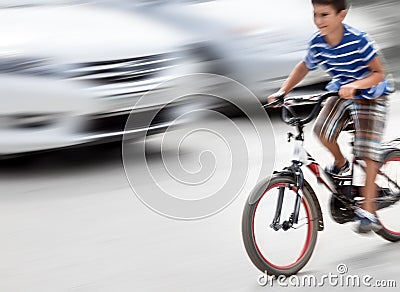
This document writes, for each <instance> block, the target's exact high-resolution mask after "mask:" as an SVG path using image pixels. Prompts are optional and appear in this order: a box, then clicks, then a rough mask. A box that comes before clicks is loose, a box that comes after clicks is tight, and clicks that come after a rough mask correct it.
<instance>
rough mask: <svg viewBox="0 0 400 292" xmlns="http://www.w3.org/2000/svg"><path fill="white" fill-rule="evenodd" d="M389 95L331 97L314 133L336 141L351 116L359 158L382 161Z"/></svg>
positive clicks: (356, 151)
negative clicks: (372, 97)
mask: <svg viewBox="0 0 400 292" xmlns="http://www.w3.org/2000/svg"><path fill="white" fill-rule="evenodd" d="M386 111H387V96H381V97H379V98H376V99H373V100H372V99H370V100H367V99H342V98H340V97H337V96H333V97H331V98H329V99H328V100H327V102H326V104H325V105H324V107H323V109H322V110H321V112H320V113H319V115H318V117H317V120H316V122H315V125H314V133H315V134H316V135H317V136H318V137H319V138H321V139H324V140H328V141H336V140H337V138H338V136H339V133H340V132H341V131H342V130H343V128H344V127H346V125H347V124H348V123H349V122H350V121H351V120H352V121H353V122H354V128H355V139H354V151H355V155H356V157H357V158H360V159H365V158H369V159H371V160H374V161H377V162H381V160H382V157H381V156H382V153H381V141H382V136H383V130H384V128H385V121H386Z"/></svg>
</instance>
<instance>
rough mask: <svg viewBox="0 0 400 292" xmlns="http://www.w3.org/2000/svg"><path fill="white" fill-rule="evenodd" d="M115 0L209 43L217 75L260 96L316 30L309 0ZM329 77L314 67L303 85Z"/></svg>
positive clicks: (294, 60) (284, 72) (287, 70)
mask: <svg viewBox="0 0 400 292" xmlns="http://www.w3.org/2000/svg"><path fill="white" fill-rule="evenodd" d="M117 2H118V3H119V4H120V6H121V7H125V8H128V7H130V8H131V11H140V12H141V13H142V14H146V15H147V16H149V17H153V18H154V19H162V20H163V21H164V22H165V23H166V24H168V25H169V26H174V27H176V28H177V29H180V30H181V31H184V32H187V33H190V34H191V35H193V36H194V37H196V38H197V41H198V42H203V43H207V44H208V47H209V50H210V51H211V50H212V52H213V54H214V59H215V60H216V64H217V65H216V66H214V68H216V70H215V73H219V74H222V75H225V76H228V77H231V78H233V79H234V80H237V81H238V82H240V83H242V84H244V85H245V86H247V87H248V88H249V89H250V90H251V91H252V92H253V93H255V94H256V95H257V96H258V97H259V98H262V97H265V96H266V95H267V93H269V92H272V91H273V90H276V89H278V88H279V87H280V86H281V84H282V82H283V81H284V80H285V79H286V78H287V76H288V75H289V73H290V72H291V70H292V69H293V68H294V66H295V65H296V64H297V63H298V62H299V61H300V60H302V59H303V58H304V56H305V52H306V49H307V45H308V41H309V40H310V39H311V37H312V35H313V33H314V32H315V30H316V29H315V25H314V23H313V19H312V5H311V1H310V0H279V1H266V0H173V1H161V0H160V1H150V2H149V1H145V0H143V1H140V0H136V1H125V0H117ZM146 3H147V5H145V4H146ZM123 4H125V5H123ZM328 79H329V78H328V76H327V75H326V74H325V73H324V72H322V71H314V72H310V74H309V75H308V76H307V78H306V79H305V80H304V81H303V82H302V83H301V85H308V84H313V83H317V82H321V81H326V80H328Z"/></svg>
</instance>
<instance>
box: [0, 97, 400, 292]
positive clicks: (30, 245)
mask: <svg viewBox="0 0 400 292" xmlns="http://www.w3.org/2000/svg"><path fill="white" fill-rule="evenodd" d="M399 98H400V95H399V94H395V95H393V97H392V109H391V113H390V121H389V123H388V128H387V137H388V138H389V137H396V135H398V134H397V133H398V131H397V128H396V127H397V125H398V123H399V122H400V120H399V114H400V103H399V102H398V100H399ZM218 123H222V124H223V122H220V121H212V120H211V121H210V120H209V121H207V122H206V123H205V124H204V125H203V126H207V127H209V128H213V129H219V131H221V128H220V127H219V126H218ZM236 123H237V124H238V125H239V128H241V129H242V130H243V132H242V134H243V136H246V135H248V137H246V139H247V141H248V142H251V141H253V140H252V139H253V138H254V137H252V134H251V133H252V130H251V127H250V126H249V125H248V123H246V122H245V121H244V120H236ZM273 124H274V131H275V142H276V143H277V145H280V146H279V147H276V148H275V149H276V157H277V160H276V167H278V168H279V167H281V166H283V165H285V164H287V162H288V159H289V158H290V155H291V154H290V153H291V147H290V145H288V144H286V143H285V135H286V134H285V132H286V131H287V130H288V127H287V126H286V125H283V124H282V123H281V122H280V121H279V120H276V121H275V120H274V122H273ZM246 129H248V131H246ZM221 133H222V135H223V136H224V138H225V139H226V140H227V141H229V139H230V136H232V135H233V136H236V133H235V132H232V131H227V132H220V134H221ZM209 134H210V132H204V133H198V135H197V136H195V137H193V138H192V140H189V141H188V142H187V143H188V144H186V145H183V148H182V149H183V152H182V153H181V154H182V156H183V157H184V158H183V160H182V161H183V162H182V163H183V166H185V167H186V168H185V169H186V170H187V171H188V172H190V171H194V172H195V171H196V165H198V163H199V153H201V152H202V151H203V150H204V149H203V146H204V145H213V144H212V143H210V139H209V138H210V137H209V136H208V135H209ZM170 135H172V138H173V137H174V135H175V136H179V135H180V134H179V131H177V132H172V133H171V134H170ZM307 137H308V141H309V142H307V148H308V149H309V150H310V151H311V152H312V153H313V154H314V155H315V157H317V158H318V159H320V160H321V161H322V164H324V163H328V162H329V158H328V157H327V156H326V155H324V154H325V152H324V151H323V149H321V147H320V146H319V144H318V143H317V142H315V140H313V137H312V135H311V134H310V133H309V132H308V133H307ZM269 139H270V141H271V143H270V147H271V148H268V149H266V150H265V151H264V153H263V152H262V151H257V149H255V150H254V151H253V150H251V151H250V152H252V153H251V155H250V156H249V157H250V158H249V159H248V160H245V159H243V160H240V159H239V162H240V163H241V165H243V167H245V166H246V165H245V163H250V169H251V168H257V167H258V166H259V163H260V162H265V164H266V167H267V168H266V169H272V167H273V163H274V161H273V156H271V155H270V154H268V153H271V151H270V150H271V149H272V148H273V143H272V142H273V139H272V136H271V137H269ZM173 140H174V139H172V140H171V141H173ZM160 141H161V136H156V137H153V138H152V139H150V141H149V142H148V143H147V144H148V149H147V157H148V165H150V166H151V167H150V168H151V169H152V170H153V171H155V173H157V171H161V170H162V169H164V167H165V162H164V161H163V160H162V157H161V156H160V150H159V145H160ZM253 142H254V141H253ZM166 143H167V144H165V145H164V150H163V151H164V152H165V153H167V156H168V155H170V156H173V155H174V154H173V153H174V152H172V150H171V149H170V150H171V151H168V143H171V142H168V141H167V142H166ZM213 147H215V148H214V149H213V154H214V158H215V159H217V160H218V159H219V158H221V157H222V167H220V168H218V167H217V168H216V169H217V171H216V174H215V175H222V176H223V175H224V173H225V172H226V171H228V170H232V169H230V168H229V165H228V164H224V163H225V162H224V161H225V160H224V159H227V157H226V156H225V153H226V149H225V144H224V143H221V144H216V145H213ZM250 148H251V147H250ZM139 152H140V151H138V152H137V153H138V154H137V155H138V157H134V158H137V159H139V155H140V153H139ZM228 158H229V157H228ZM200 160H201V159H200ZM217 166H218V165H217ZM191 167H192V168H191ZM218 171H220V173H219V174H218ZM221 173H222V174H221ZM136 175H137V176H136V177H135V178H134V180H135V184H136V185H137V186H140V187H142V189H146V188H148V189H149V190H150V189H153V188H154V185H148V184H147V180H146V179H144V178H145V176H146V174H145V171H143V174H140V173H139V172H138V173H137V174H136ZM0 179H1V183H0V185H1V193H0V230H1V231H0V232H1V240H0V291H7V292H8V291H10V292H11V291H41V292H44V291H85V292H86V291H261V290H262V289H269V288H268V287H260V286H259V285H258V283H257V277H258V276H259V275H260V272H259V271H258V270H256V268H255V267H254V266H253V265H252V263H251V262H250V260H249V259H248V257H247V255H246V253H245V250H244V247H243V244H242V239H241V228H240V226H241V213H242V208H243V206H244V202H245V200H246V197H247V195H248V193H249V190H250V188H251V183H248V184H246V185H245V186H244V187H243V189H242V190H241V191H240V193H239V195H238V197H237V198H236V199H235V200H234V201H233V203H231V204H230V205H229V206H228V207H227V208H225V209H223V210H222V211H221V212H218V213H217V214H215V215H213V216H210V217H207V218H204V219H202V220H192V221H182V220H174V219H171V218H168V217H165V216H162V215H160V214H158V213H156V212H154V211H153V210H151V209H150V208H148V207H147V206H145V204H143V203H142V202H141V200H139V198H138V197H137V196H136V195H135V194H134V193H133V191H132V189H131V188H130V185H129V183H128V180H127V178H126V175H125V171H124V167H123V163H122V158H121V147H119V146H118V145H109V146H102V147H92V148H84V149H73V150H69V151H58V152H54V153H48V154H43V155H38V156H34V157H28V158H24V159H22V160H19V161H18V160H14V161H8V162H2V165H1V167H0ZM170 180H172V178H171V177H168V176H162V177H161V178H160V181H159V182H161V185H162V186H165V187H168V183H169V182H170ZM311 182H312V184H313V186H314V187H315V188H316V190H318V198H319V199H320V201H321V206H322V209H323V212H324V216H325V223H326V229H325V230H324V231H323V232H321V233H319V238H318V242H317V246H316V249H315V252H314V255H313V257H312V258H311V260H310V262H309V263H308V264H307V265H306V267H305V268H304V269H303V270H302V271H301V273H300V274H299V275H315V276H321V275H324V274H329V273H337V271H336V268H337V266H338V265H339V264H345V265H347V268H348V274H351V275H370V276H372V277H373V279H378V280H395V281H397V285H400V282H399V281H400V276H399V271H400V268H399V262H400V252H399V245H398V244H392V243H389V242H386V241H384V240H382V239H381V238H379V237H377V236H375V235H372V236H370V237H362V236H359V235H357V234H355V233H353V232H352V230H351V228H352V226H351V225H338V224H336V223H334V222H333V221H332V220H331V218H330V216H329V214H328V198H329V194H328V193H327V192H326V191H325V190H322V189H320V188H319V187H318V186H317V185H316V184H315V181H311ZM163 183H164V184H163ZM172 187H173V185H172ZM173 190H174V188H172V190H171V189H170V190H169V192H170V193H171V192H172V193H173V192H174V191H173ZM142 195H144V196H146V195H147V194H142ZM148 195H150V194H148ZM191 199H193V198H191ZM275 244H276V245H279V242H276V243H275ZM284 252H285V251H284V250H282V253H284ZM275 287H277V286H275ZM278 287H279V286H278ZM325 288H327V289H335V288H334V287H331V286H329V285H326V286H325ZM282 289H283V288H282ZM304 289H306V288H304Z"/></svg>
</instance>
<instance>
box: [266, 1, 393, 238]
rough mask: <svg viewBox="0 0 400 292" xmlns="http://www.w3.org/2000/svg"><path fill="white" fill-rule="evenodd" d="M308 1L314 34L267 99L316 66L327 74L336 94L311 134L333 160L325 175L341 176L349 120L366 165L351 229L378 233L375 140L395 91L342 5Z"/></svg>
mask: <svg viewBox="0 0 400 292" xmlns="http://www.w3.org/2000/svg"><path fill="white" fill-rule="evenodd" d="M311 2H312V4H313V8H314V23H315V25H316V26H317V28H318V30H319V32H317V33H316V34H314V36H313V38H312V40H311V42H310V44H309V48H308V52H307V55H306V57H305V59H304V60H303V61H301V62H300V63H299V64H297V66H296V67H295V68H294V69H293V71H292V73H291V74H290V75H289V77H288V79H287V80H286V81H285V82H284V84H283V86H282V87H281V89H280V90H279V91H278V92H277V93H275V94H273V95H271V96H269V97H268V102H272V101H274V100H275V97H276V96H277V95H286V94H287V93H288V92H290V91H291V90H292V89H293V88H294V87H295V86H296V85H297V84H298V83H299V82H300V81H301V80H302V79H303V78H304V77H305V76H306V75H307V73H308V72H309V71H310V70H314V69H316V68H317V67H318V65H321V66H323V68H324V69H325V70H326V71H327V72H328V73H329V74H330V75H331V76H332V81H331V82H330V83H329V84H328V85H327V86H326V89H327V90H329V91H339V97H331V98H330V99H328V101H327V102H326V104H325V106H324V108H323V109H322V111H321V112H320V114H319V116H318V118H317V120H316V122H315V126H314V132H315V133H316V134H317V136H318V138H319V139H320V141H321V142H322V144H323V145H324V146H325V147H326V148H327V149H328V150H329V151H330V152H331V153H332V155H333V157H334V159H335V160H334V163H333V165H332V166H331V167H328V168H327V171H328V172H331V173H333V174H342V173H344V172H346V171H348V170H349V162H348V161H347V160H346V158H345V157H344V156H343V154H342V152H341V150H340V148H339V145H338V144H337V142H336V141H337V138H338V135H339V133H340V131H341V130H342V129H343V128H344V127H345V126H346V124H347V123H348V122H349V120H350V119H352V120H353V121H354V124H355V130H356V131H355V144H354V148H355V153H356V156H357V157H358V158H360V159H363V160H364V161H365V164H366V180H365V186H364V187H363V188H362V190H361V193H362V195H363V196H364V198H365V200H364V203H363V205H362V206H361V208H360V209H359V210H357V211H356V214H357V217H358V220H359V223H358V226H357V228H356V230H355V231H356V232H359V233H367V232H370V231H371V230H374V231H378V230H379V229H380V228H382V226H381V225H380V223H379V221H378V220H377V218H376V214H375V210H376V206H375V203H374V198H375V197H376V195H377V190H376V185H375V178H376V175H377V171H378V167H379V162H380V161H381V153H380V148H381V147H380V141H381V137H382V134H383V129H384V124H385V116H386V97H387V95H388V94H389V93H391V92H393V91H394V89H393V88H392V86H391V85H390V84H389V82H388V81H387V80H385V79H384V70H383V67H382V64H381V61H380V59H379V57H378V55H377V51H376V50H375V49H374V48H373V46H372V44H371V42H370V40H369V39H368V38H367V37H366V35H365V33H363V32H360V31H358V30H357V29H354V28H352V27H351V26H348V25H346V24H344V23H343V20H344V18H345V16H346V13H347V8H346V1H345V0H311ZM357 89H362V92H363V94H362V95H361V96H355V92H356V90H357Z"/></svg>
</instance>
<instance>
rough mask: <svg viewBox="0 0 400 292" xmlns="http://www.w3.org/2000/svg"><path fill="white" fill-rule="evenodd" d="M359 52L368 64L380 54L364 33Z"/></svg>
mask: <svg viewBox="0 0 400 292" xmlns="http://www.w3.org/2000/svg"><path fill="white" fill-rule="evenodd" d="M358 52H359V54H360V57H361V58H362V60H363V61H364V62H365V63H366V64H368V63H369V62H371V61H372V60H373V59H374V58H375V57H376V56H377V55H378V53H377V50H376V49H375V48H374V46H373V42H372V41H371V40H370V39H369V37H368V36H367V35H366V34H363V37H362V38H361V41H360V43H359V47H358Z"/></svg>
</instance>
